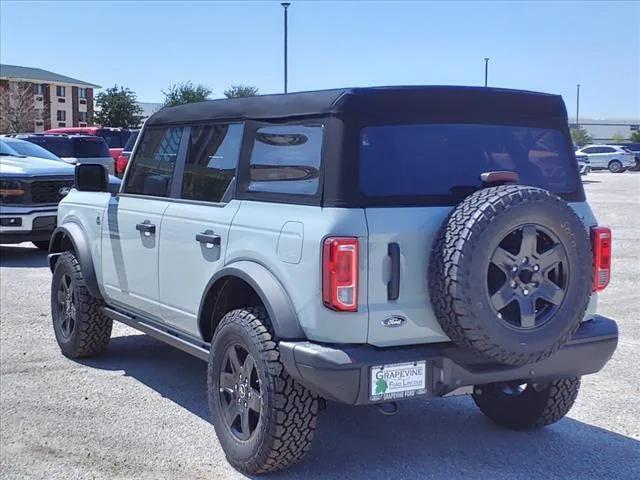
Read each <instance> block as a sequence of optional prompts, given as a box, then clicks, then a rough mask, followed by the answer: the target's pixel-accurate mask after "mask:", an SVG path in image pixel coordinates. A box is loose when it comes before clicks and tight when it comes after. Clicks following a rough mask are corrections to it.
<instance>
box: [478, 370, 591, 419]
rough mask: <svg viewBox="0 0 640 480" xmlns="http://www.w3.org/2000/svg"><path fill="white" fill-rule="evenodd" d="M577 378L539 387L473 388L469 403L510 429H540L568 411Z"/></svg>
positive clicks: (511, 384)
mask: <svg viewBox="0 0 640 480" xmlns="http://www.w3.org/2000/svg"><path fill="white" fill-rule="evenodd" d="M579 389H580V378H579V377H577V378H568V379H562V380H554V381H552V382H550V383H549V384H547V385H543V386H542V388H540V387H537V388H536V386H535V385H533V384H530V383H524V384H521V383H520V382H509V383H491V384H487V385H479V386H476V387H475V388H474V392H473V400H474V402H476V405H477V406H478V407H479V408H480V410H481V411H482V413H484V414H485V415H486V416H487V417H489V418H490V419H491V420H492V421H493V422H495V423H497V424H498V425H501V426H503V427H507V428H510V429H513V430H530V429H536V428H541V427H544V426H546V425H550V424H552V423H555V422H557V421H558V420H560V419H562V418H563V417H564V416H565V415H566V414H567V413H568V412H569V410H571V407H572V406H573V403H574V402H575V400H576V397H577V396H578V391H579Z"/></svg>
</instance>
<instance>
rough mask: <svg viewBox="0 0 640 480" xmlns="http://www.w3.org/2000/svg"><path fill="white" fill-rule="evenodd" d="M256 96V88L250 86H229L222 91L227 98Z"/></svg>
mask: <svg viewBox="0 0 640 480" xmlns="http://www.w3.org/2000/svg"><path fill="white" fill-rule="evenodd" d="M256 95H258V87H253V86H251V85H231V86H230V87H229V88H227V89H226V90H225V91H224V96H225V97H227V98H240V97H254V96H256Z"/></svg>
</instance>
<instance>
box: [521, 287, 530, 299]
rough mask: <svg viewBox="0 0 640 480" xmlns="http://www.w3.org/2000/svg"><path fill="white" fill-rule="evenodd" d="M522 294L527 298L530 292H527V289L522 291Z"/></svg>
mask: <svg viewBox="0 0 640 480" xmlns="http://www.w3.org/2000/svg"><path fill="white" fill-rule="evenodd" d="M522 293H523V294H524V296H525V297H526V296H527V295H529V290H527V289H526V288H525V289H524V290H523V291H522Z"/></svg>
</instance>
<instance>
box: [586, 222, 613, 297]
mask: <svg viewBox="0 0 640 480" xmlns="http://www.w3.org/2000/svg"><path fill="white" fill-rule="evenodd" d="M591 242H592V245H593V265H594V271H593V291H594V292H600V291H602V290H604V289H605V288H607V285H609V280H610V279H611V229H610V228H607V227H594V228H592V229H591Z"/></svg>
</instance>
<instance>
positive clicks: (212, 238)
mask: <svg viewBox="0 0 640 480" xmlns="http://www.w3.org/2000/svg"><path fill="white" fill-rule="evenodd" d="M196 241H197V242H198V243H204V244H205V245H209V244H210V245H213V246H216V247H219V246H220V235H216V234H214V233H213V230H205V231H204V232H202V233H198V234H197V235H196Z"/></svg>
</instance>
